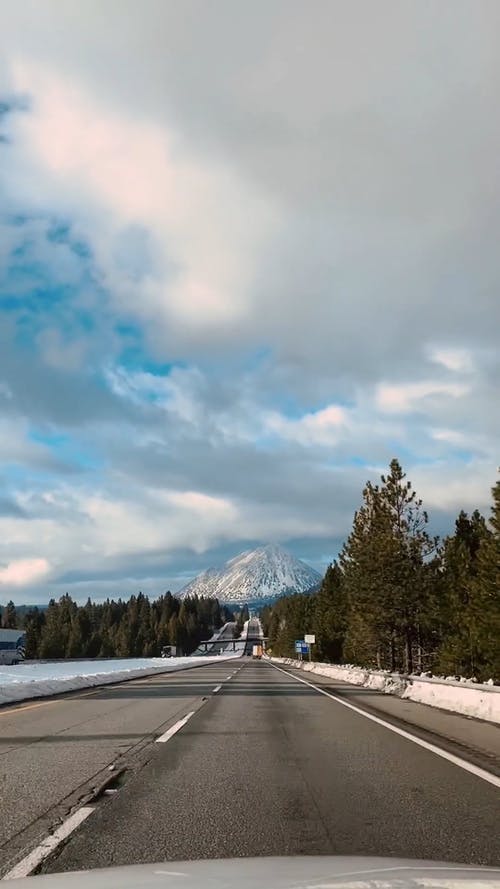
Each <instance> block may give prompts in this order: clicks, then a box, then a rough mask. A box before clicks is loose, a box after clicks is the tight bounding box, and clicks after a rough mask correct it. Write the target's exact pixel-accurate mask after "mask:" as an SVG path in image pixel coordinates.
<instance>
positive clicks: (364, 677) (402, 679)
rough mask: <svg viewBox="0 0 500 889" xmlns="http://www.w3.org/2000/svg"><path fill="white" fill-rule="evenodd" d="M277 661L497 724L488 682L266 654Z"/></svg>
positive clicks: (496, 697)
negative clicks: (408, 673) (410, 673)
mask: <svg viewBox="0 0 500 889" xmlns="http://www.w3.org/2000/svg"><path fill="white" fill-rule="evenodd" d="M270 660H271V661H275V662H277V663H281V664H288V665H289V666H291V667H297V668H298V669H300V670H303V671H304V672H306V673H317V674H318V675H320V676H328V677H330V678H331V679H338V680H339V681H341V682H348V683H350V684H351V685H361V686H363V687H364V688H370V689H373V690H375V691H380V692H383V693H384V694H390V695H397V696H398V697H400V698H404V699H405V700H407V701H415V702H416V703H419V704H428V705H429V706H430V707H439V708H440V709H441V710H450V711H451V712H453V713H460V714H462V715H463V716H469V717H474V718H475V719H484V720H486V721H487V722H495V723H499V724H500V686H498V685H492V684H490V683H485V684H481V683H479V682H473V681H472V680H471V681H468V682H465V681H457V680H456V679H455V678H446V679H445V678H435V677H432V678H431V677H428V676H403V675H401V674H399V673H388V672H385V671H383V670H365V669H363V668H362V667H354V666H352V665H350V664H346V665H342V666H341V665H339V664H321V663H315V662H314V661H313V662H312V663H310V662H309V661H296V660H292V659H291V658H278V657H273V658H270Z"/></svg>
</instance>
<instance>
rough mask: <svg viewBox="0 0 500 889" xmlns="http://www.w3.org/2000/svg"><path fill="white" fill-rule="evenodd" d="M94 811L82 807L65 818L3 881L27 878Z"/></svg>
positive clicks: (90, 808)
mask: <svg viewBox="0 0 500 889" xmlns="http://www.w3.org/2000/svg"><path fill="white" fill-rule="evenodd" d="M93 811H94V807H93V806H82V808H81V809H78V811H76V812H74V813H73V815H70V816H69V818H66V821H63V823H62V824H61V826H60V827H58V828H57V830H56V831H54V833H52V834H50V836H48V837H46V839H44V840H43V841H42V842H41V843H40V845H39V846H37V847H36V849H33V851H32V852H30V853H29V855H26V857H25V858H23V859H22V860H21V861H19V862H18V863H17V864H16V865H15V866H14V867H13V868H12V870H10V871H9V872H8V873H6V874H5V876H4V878H3V879H4V880H17V879H18V878H19V877H27V876H29V874H31V873H33V871H34V870H35V868H37V867H38V865H39V864H41V863H42V861H44V860H45V858H47V857H48V856H49V855H50V854H51V853H52V852H53V851H54V849H57V847H58V845H59V844H60V843H62V841H63V840H65V839H66V837H69V835H70V834H71V833H73V831H74V830H76V828H77V827H78V826H79V825H80V824H81V823H82V822H83V821H85V819H86V818H88V817H89V815H91V814H92V812H93Z"/></svg>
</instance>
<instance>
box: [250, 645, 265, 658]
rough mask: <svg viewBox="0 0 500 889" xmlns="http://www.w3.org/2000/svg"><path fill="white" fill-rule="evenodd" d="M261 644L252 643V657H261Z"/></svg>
mask: <svg viewBox="0 0 500 889" xmlns="http://www.w3.org/2000/svg"><path fill="white" fill-rule="evenodd" d="M262 651H263V649H262V645H254V646H253V648H252V657H255V658H261V657H262Z"/></svg>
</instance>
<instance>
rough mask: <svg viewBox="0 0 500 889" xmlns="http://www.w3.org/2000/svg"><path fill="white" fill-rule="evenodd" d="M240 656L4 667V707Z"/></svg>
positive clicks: (0, 699)
mask: <svg viewBox="0 0 500 889" xmlns="http://www.w3.org/2000/svg"><path fill="white" fill-rule="evenodd" d="M234 657H239V654H238V653H236V654H234V653H233V652H231V653H230V654H224V655H218V656H217V657H203V658H200V657H173V658H154V657H153V658H123V659H120V660H109V661H59V662H58V663H55V664H50V663H32V664H19V665H18V666H16V667H4V666H0V706H1V705H2V704H10V703H13V702H14V701H24V700H27V699H29V698H39V697H47V696H48V695H55V694H62V693H63V692H67V691H77V690H79V689H81V688H89V687H90V688H92V687H94V686H98V685H108V684H110V683H112V682H121V681H123V680H125V679H137V678H138V677H140V676H154V675H155V674H157V673H171V672H173V671H175V670H186V669H189V668H192V667H203V666H204V665H206V664H209V663H213V662H214V661H215V662H217V663H218V662H220V661H221V660H230V659H232V658H234Z"/></svg>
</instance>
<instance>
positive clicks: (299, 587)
mask: <svg viewBox="0 0 500 889" xmlns="http://www.w3.org/2000/svg"><path fill="white" fill-rule="evenodd" d="M320 580H321V576H320V575H319V574H318V572H317V571H315V570H314V568H311V567H310V565H307V564H306V563H305V562H302V561H301V560H300V559H297V558H296V557H295V556H293V555H292V553H290V552H288V550H286V549H285V548H284V547H282V546H280V544H278V543H268V544H265V545H263V546H259V547H257V549H252V550H246V551H245V552H243V553H240V554H239V555H237V556H234V557H233V558H232V559H229V560H228V561H227V562H226V563H225V564H224V565H223V566H222V567H221V568H209V569H208V570H207V571H204V572H203V573H202V574H199V575H198V577H195V579H194V580H192V581H191V582H190V583H188V584H187V586H185V587H183V589H182V590H180V592H179V593H178V595H179V596H180V598H184V596H194V595H198V596H213V597H217V598H218V599H219V601H221V602H229V603H231V602H232V603H245V602H248V603H251V602H258V601H262V600H263V599H273V598H276V597H277V596H282V595H284V594H286V593H290V594H291V593H303V592H306V590H309V589H311V587H313V586H315V585H316V584H317V583H318V582H319V581H320Z"/></svg>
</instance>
